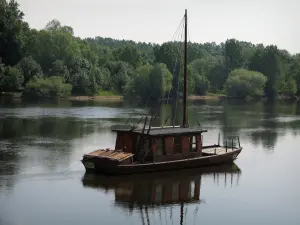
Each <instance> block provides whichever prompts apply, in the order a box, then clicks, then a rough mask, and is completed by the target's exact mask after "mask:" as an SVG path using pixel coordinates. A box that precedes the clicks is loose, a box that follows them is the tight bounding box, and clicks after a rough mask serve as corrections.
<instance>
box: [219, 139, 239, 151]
mask: <svg viewBox="0 0 300 225" xmlns="http://www.w3.org/2000/svg"><path fill="white" fill-rule="evenodd" d="M223 145H224V146H225V148H226V149H227V148H231V149H234V148H240V147H241V143H240V137H239V136H228V137H227V138H224V140H223Z"/></svg>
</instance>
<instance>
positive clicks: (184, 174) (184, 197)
mask: <svg viewBox="0 0 300 225" xmlns="http://www.w3.org/2000/svg"><path fill="white" fill-rule="evenodd" d="M240 173H241V170H240V169H239V168H238V167H237V165H236V164H234V163H233V164H225V165H222V166H215V167H204V168H198V169H189V170H180V171H169V172H156V173H147V174H136V175H123V176H105V175H97V174H93V173H85V175H84V176H83V178H82V183H83V186H84V187H88V188H97V189H103V190H105V191H110V190H111V191H114V194H115V203H116V205H117V206H119V207H122V208H125V209H129V211H131V212H132V211H133V210H134V209H139V210H140V212H141V215H142V220H143V224H145V223H144V222H145V221H144V213H143V209H144V210H145V214H146V218H147V221H148V222H149V215H148V208H154V207H155V208H157V207H165V206H172V205H180V222H181V224H182V220H183V214H184V213H183V207H184V205H185V204H193V203H194V204H195V203H196V204H199V203H201V202H203V200H201V199H200V185H201V177H202V176H205V175H210V176H212V177H213V179H214V181H215V182H219V179H220V177H221V176H222V177H223V178H224V182H225V185H230V186H232V185H237V184H238V180H239V176H240Z"/></svg>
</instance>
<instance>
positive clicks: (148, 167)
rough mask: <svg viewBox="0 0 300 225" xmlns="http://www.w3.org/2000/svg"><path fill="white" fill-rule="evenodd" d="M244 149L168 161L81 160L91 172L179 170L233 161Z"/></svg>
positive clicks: (117, 172) (118, 172) (116, 173)
mask: <svg viewBox="0 0 300 225" xmlns="http://www.w3.org/2000/svg"><path fill="white" fill-rule="evenodd" d="M241 151H242V148H237V149H234V150H232V151H230V152H227V153H224V154H217V155H208V156H201V157H195V158H188V159H181V160H173V161H167V162H155V163H140V164H134V163H133V164H124V165H114V164H110V165H107V164H103V163H100V162H99V163H98V162H97V160H96V159H93V158H85V157H84V158H83V159H82V160H81V161H82V163H83V165H84V167H85V169H86V172H91V173H103V174H109V175H120V174H135V173H147V172H159V171H167V170H178V169H186V168H197V167H205V166H212V165H218V164H226V163H232V162H233V161H234V160H235V159H236V158H237V156H238V155H239V154H240V152H241Z"/></svg>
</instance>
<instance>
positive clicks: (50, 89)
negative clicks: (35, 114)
mask: <svg viewBox="0 0 300 225" xmlns="http://www.w3.org/2000/svg"><path fill="white" fill-rule="evenodd" d="M71 91H72V86H71V85H70V84H66V83H64V82H63V78H62V77H59V76H52V77H49V78H45V79H44V78H34V79H32V80H30V81H29V82H28V83H27V85H26V92H27V94H29V95H30V96H32V97H46V98H50V97H67V96H69V95H70V94H71Z"/></svg>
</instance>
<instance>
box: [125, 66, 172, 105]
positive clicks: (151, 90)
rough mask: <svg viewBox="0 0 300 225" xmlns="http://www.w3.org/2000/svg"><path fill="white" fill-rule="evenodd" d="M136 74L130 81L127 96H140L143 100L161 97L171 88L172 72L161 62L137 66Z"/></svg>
mask: <svg viewBox="0 0 300 225" xmlns="http://www.w3.org/2000/svg"><path fill="white" fill-rule="evenodd" d="M136 74H137V75H136V77H135V78H134V79H133V80H132V81H131V83H130V91H129V92H128V93H127V94H128V95H129V96H130V95H135V96H140V97H141V98H142V99H144V100H147V99H149V98H151V99H161V98H164V97H165V96H166V94H167V93H168V92H169V91H170V90H171V88H172V74H171V73H170V71H169V70H168V68H167V66H166V65H165V64H163V63H156V64H155V65H154V66H151V65H144V66H141V67H139V68H137V70H136Z"/></svg>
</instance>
